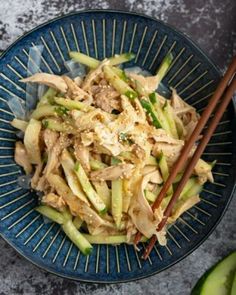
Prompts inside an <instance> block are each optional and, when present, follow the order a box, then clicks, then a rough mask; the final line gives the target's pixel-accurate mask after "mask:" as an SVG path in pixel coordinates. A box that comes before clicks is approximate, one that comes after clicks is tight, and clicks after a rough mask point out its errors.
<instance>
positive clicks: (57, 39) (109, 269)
mask: <svg viewBox="0 0 236 295" xmlns="http://www.w3.org/2000/svg"><path fill="white" fill-rule="evenodd" d="M34 44H35V45H44V51H43V61H42V65H41V70H42V71H44V72H54V73H57V74H60V73H63V72H64V71H65V68H64V66H63V62H64V61H65V60H68V59H69V56H68V51H69V50H80V51H81V52H84V53H86V54H88V55H91V56H93V57H96V58H99V59H103V58H104V57H110V56H112V55H114V54H117V53H122V52H133V53H135V54H136V59H135V61H134V62H133V61H132V62H131V63H129V64H128V66H132V65H134V64H137V65H138V66H141V67H142V68H144V69H146V70H148V71H151V72H152V73H155V70H156V69H157V68H158V66H159V65H160V63H161V61H162V59H163V57H164V56H165V55H166V54H167V52H170V51H171V52H172V54H173V56H174V62H173V65H172V67H171V69H170V71H169V72H168V74H167V76H166V77H165V79H164V84H165V85H166V86H167V85H168V86H172V87H175V88H176V89H177V91H178V93H179V94H180V95H181V96H182V97H183V98H184V100H185V101H187V102H188V103H190V104H192V105H193V106H194V107H196V108H197V109H198V111H199V112H201V111H202V110H203V109H204V107H205V106H206V104H207V102H208V99H209V97H210V96H211V94H212V93H213V92H214V89H215V87H216V85H217V83H218V81H219V78H220V73H219V71H218V69H217V68H216V66H215V65H214V64H213V63H212V61H210V60H209V58H208V57H207V56H206V55H205V54H204V53H203V52H202V51H201V50H200V49H199V48H198V47H197V46H196V45H195V44H194V43H193V42H192V41H191V40H189V39H188V38H187V37H186V36H184V35H183V34H181V33H179V32H178V31H176V30H175V29H173V28H171V27H169V26H168V25H166V24H164V23H162V22H160V21H157V20H155V19H153V18H150V17H145V16H142V15H137V14H133V13H125V12H116V11H86V12H79V13H75V14H71V15H67V16H63V17H59V18H57V19H55V20H53V21H50V22H48V23H46V24H43V25H42V26H39V27H37V28H36V29H34V30H32V31H31V32H29V33H28V34H27V35H25V36H23V37H21V38H20V39H18V40H17V41H16V42H15V43H14V44H13V45H12V46H11V47H10V48H9V49H8V50H7V51H6V52H5V53H4V54H3V55H2V56H1V59H0V69H1V73H0V168H1V169H0V233H1V236H2V237H3V238H4V239H5V240H6V241H7V242H8V243H9V244H11V245H12V247H14V248H15V249H16V250H17V251H18V252H19V253H20V254H21V255H22V256H24V257H26V258H27V259H28V260H30V261H31V262H33V263H34V264H36V265H38V266H39V267H41V268H43V269H46V270H48V271H49V272H52V273H55V274H58V275H60V276H63V277H66V278H71V279H74V280H79V281H88V282H122V281H130V280H135V279H139V278H144V277H147V276H150V275H152V274H155V273H158V272H160V271H162V270H164V269H166V268H168V267H170V266H171V265H173V264H174V263H176V262H178V261H180V260H181V259H183V257H185V256H186V255H188V254H189V253H191V252H192V251H193V250H194V249H196V248H197V247H198V246H199V245H200V244H201V243H202V242H203V241H204V240H205V239H206V238H207V236H208V235H209V234H210V233H211V232H212V230H213V229H214V227H215V226H216V224H217V223H218V222H219V220H220V218H221V217H222V215H223V213H224V211H225V209H226V207H227V205H228V204H229V201H230V197H231V195H232V191H233V188H234V183H235V172H236V171H235V160H236V159H235V154H234V153H233V151H234V150H235V136H234V135H235V129H234V130H233V121H234V119H235V114H234V110H233V105H232V104H231V105H230V107H229V108H228V110H227V111H226V112H225V114H224V117H223V118H222V121H221V122H220V124H219V125H218V127H217V130H216V131H215V133H214V136H213V137H212V139H211V141H210V143H209V144H208V146H207V148H206V150H205V152H204V158H205V159H206V160H208V161H213V160H215V159H217V164H216V166H215V167H214V171H213V174H214V178H215V183H214V184H212V183H207V184H206V185H205V186H204V190H203V192H202V194H201V198H202V201H201V202H200V203H199V204H198V205H196V206H194V207H193V208H192V209H190V210H188V212H186V213H184V214H183V215H182V216H181V218H179V219H178V221H177V222H176V224H175V225H173V226H172V227H171V228H170V230H169V233H168V244H167V246H165V247H160V246H159V245H156V246H155V248H154V249H153V251H152V252H151V255H150V257H149V259H148V260H147V261H143V260H142V259H140V254H139V253H138V252H136V250H135V249H134V247H133V246H127V245H119V246H107V245H100V246H95V247H94V250H93V253H92V254H91V255H90V256H87V257H85V256H83V255H81V254H80V251H79V250H78V249H77V248H76V247H75V246H74V245H73V244H72V243H71V242H70V241H69V240H68V239H67V238H66V237H65V235H64V233H63V232H62V231H61V230H60V228H59V226H58V225H56V224H54V223H51V224H48V223H44V220H43V218H42V217H41V216H40V215H39V214H38V213H37V212H35V211H34V207H35V205H36V204H37V197H36V195H35V193H34V192H31V191H29V190H24V189H22V188H20V187H19V186H18V184H17V178H18V176H19V175H21V174H23V172H22V170H21V169H20V167H19V166H17V165H16V164H15V162H14V159H13V152H14V144H15V141H16V134H15V130H14V129H13V128H12V127H11V126H10V124H9V122H10V121H11V120H12V119H13V114H12V113H11V111H10V109H9V108H8V105H7V103H6V101H7V100H8V99H9V98H10V97H11V96H12V94H14V95H16V96H18V97H21V98H22V99H23V100H24V99H25V94H26V92H25V85H24V84H22V83H20V82H19V79H21V78H22V77H26V75H27V71H26V67H27V61H28V52H29V48H30V47H32V46H33V45H34ZM234 124H235V123H234ZM234 126H235V125H234Z"/></svg>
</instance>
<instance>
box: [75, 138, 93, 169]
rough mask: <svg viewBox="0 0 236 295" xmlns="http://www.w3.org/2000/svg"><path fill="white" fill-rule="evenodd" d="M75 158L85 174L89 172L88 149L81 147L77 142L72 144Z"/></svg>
mask: <svg viewBox="0 0 236 295" xmlns="http://www.w3.org/2000/svg"><path fill="white" fill-rule="evenodd" d="M74 149H75V152H74V154H75V157H76V159H77V160H78V161H79V162H80V163H81V165H82V166H83V168H84V170H85V171H86V172H89V171H90V164H89V149H88V148H86V147H85V146H83V145H82V144H81V143H80V142H79V141H78V140H76V142H75V143H74Z"/></svg>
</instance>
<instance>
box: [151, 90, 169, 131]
mask: <svg viewBox="0 0 236 295" xmlns="http://www.w3.org/2000/svg"><path fill="white" fill-rule="evenodd" d="M149 99H150V101H151V103H152V105H153V107H154V109H155V111H156V113H157V116H158V120H159V122H160V124H161V128H162V129H164V130H165V131H166V132H167V133H168V134H170V135H172V133H171V130H170V125H169V122H168V120H167V118H166V116H165V114H164V113H163V109H162V107H161V104H160V102H159V100H158V98H157V94H156V92H153V93H151V94H150V95H149Z"/></svg>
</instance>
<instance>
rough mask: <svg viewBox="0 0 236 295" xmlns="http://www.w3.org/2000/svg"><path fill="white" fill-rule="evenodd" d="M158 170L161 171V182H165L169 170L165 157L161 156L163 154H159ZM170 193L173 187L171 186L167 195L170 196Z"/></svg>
mask: <svg viewBox="0 0 236 295" xmlns="http://www.w3.org/2000/svg"><path fill="white" fill-rule="evenodd" d="M159 168H160V170H161V175H162V178H163V180H164V181H166V180H167V178H168V177H169V168H168V165H167V161H166V157H165V156H164V155H163V153H162V154H161V156H160V158H159ZM172 193H173V186H172V185H171V186H170V188H169V189H168V192H167V194H168V195H170V194H172Z"/></svg>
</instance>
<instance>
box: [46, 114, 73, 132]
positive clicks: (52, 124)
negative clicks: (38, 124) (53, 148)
mask: <svg viewBox="0 0 236 295" xmlns="http://www.w3.org/2000/svg"><path fill="white" fill-rule="evenodd" d="M42 123H43V127H44V128H48V129H51V130H53V131H58V132H63V133H67V134H74V133H76V130H75V128H73V126H71V125H70V124H68V123H66V122H61V121H60V120H58V119H56V118H48V119H43V120H42Z"/></svg>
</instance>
